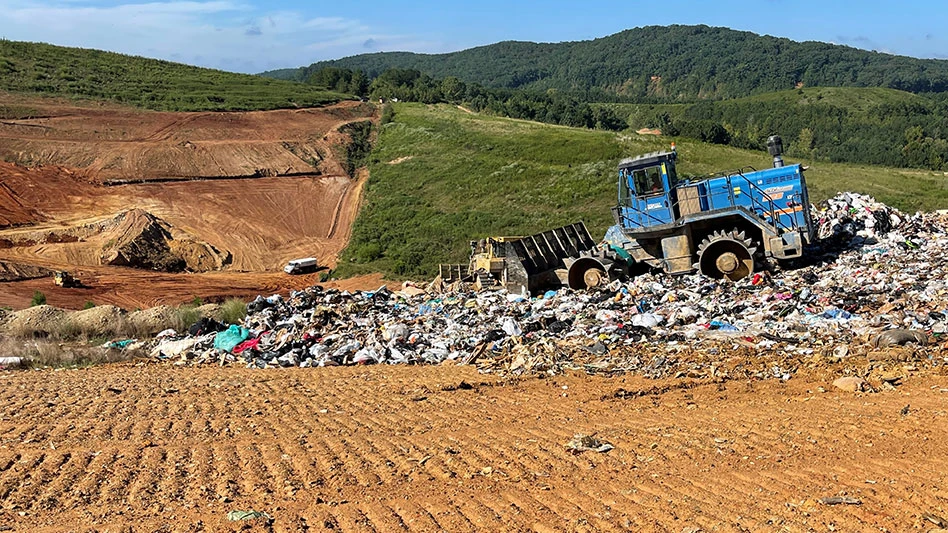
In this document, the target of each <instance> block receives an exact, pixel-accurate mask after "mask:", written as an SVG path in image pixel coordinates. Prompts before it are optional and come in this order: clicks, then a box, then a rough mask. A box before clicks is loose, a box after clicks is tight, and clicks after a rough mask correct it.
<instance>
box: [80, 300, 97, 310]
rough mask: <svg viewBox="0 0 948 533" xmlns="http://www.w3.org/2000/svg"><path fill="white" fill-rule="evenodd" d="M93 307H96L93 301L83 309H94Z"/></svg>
mask: <svg viewBox="0 0 948 533" xmlns="http://www.w3.org/2000/svg"><path fill="white" fill-rule="evenodd" d="M93 307H95V302H93V301H88V302H86V303H84V304H83V305H82V308H83V309H92V308H93Z"/></svg>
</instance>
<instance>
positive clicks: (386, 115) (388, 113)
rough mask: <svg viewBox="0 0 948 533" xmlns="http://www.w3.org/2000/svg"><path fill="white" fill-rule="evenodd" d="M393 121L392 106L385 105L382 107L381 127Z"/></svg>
mask: <svg viewBox="0 0 948 533" xmlns="http://www.w3.org/2000/svg"><path fill="white" fill-rule="evenodd" d="M393 120H395V108H393V107H392V104H385V105H384V106H382V118H381V123H382V125H383V126H384V125H386V124H388V123H389V122H391V121H393Z"/></svg>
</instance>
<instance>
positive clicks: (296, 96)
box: [0, 40, 347, 111]
mask: <svg viewBox="0 0 948 533" xmlns="http://www.w3.org/2000/svg"><path fill="white" fill-rule="evenodd" d="M0 90H5V91H11V92H20V93H37V94H42V95H50V96H66V97H85V98H94V99H107V100H114V101H117V102H122V103H125V104H129V105H134V106H138V107H143V108H146V109H155V110H162V111H245V110H266V109H278V108H291V107H311V106H319V105H325V104H329V103H333V102H338V101H339V100H343V99H345V98H347V96H346V95H343V94H339V93H333V92H327V91H325V90H322V89H318V88H315V87H313V86H310V85H305V84H302V83H297V82H291V81H283V80H276V79H271V78H263V77H260V76H250V75H246V74H234V73H230V72H224V71H220V70H212V69H206V68H199V67H192V66H188V65H183V64H180V63H172V62H169V61H159V60H155V59H146V58H142V57H133V56H127V55H121V54H115V53H112V52H103V51H99V50H86V49H81V48H66V47H61V46H53V45H49V44H42V43H27V42H18V41H8V40H0Z"/></svg>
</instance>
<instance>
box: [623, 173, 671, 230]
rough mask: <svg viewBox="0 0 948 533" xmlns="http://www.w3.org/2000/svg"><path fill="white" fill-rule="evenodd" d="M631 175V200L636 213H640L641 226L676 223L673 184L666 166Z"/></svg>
mask: <svg viewBox="0 0 948 533" xmlns="http://www.w3.org/2000/svg"><path fill="white" fill-rule="evenodd" d="M630 174H631V175H630V176H629V181H630V182H631V186H632V187H631V192H632V195H631V196H632V197H631V198H630V200H631V204H632V207H633V208H634V209H635V211H637V212H638V213H640V216H639V221H640V223H641V225H642V226H643V227H650V226H657V225H661V224H670V223H672V222H674V220H675V217H674V214H673V213H672V204H673V202H672V199H671V197H670V194H669V191H670V190H671V184H670V183H669V179H668V178H669V176H668V172H667V171H666V170H665V164H664V163H662V164H659V165H654V166H649V167H644V168H637V169H633V170H632V171H631V173H630Z"/></svg>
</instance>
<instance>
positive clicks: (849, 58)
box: [264, 25, 948, 101]
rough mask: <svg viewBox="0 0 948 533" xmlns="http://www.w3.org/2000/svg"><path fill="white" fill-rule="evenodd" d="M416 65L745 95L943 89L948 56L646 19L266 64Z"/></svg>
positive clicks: (486, 77)
mask: <svg viewBox="0 0 948 533" xmlns="http://www.w3.org/2000/svg"><path fill="white" fill-rule="evenodd" d="M328 66H332V67H340V68H345V69H351V70H362V71H365V72H366V74H368V75H369V77H371V78H374V77H376V76H378V75H379V74H381V73H382V72H384V71H385V70H387V69H390V68H401V69H416V70H419V71H421V72H423V73H426V74H429V75H431V76H433V77H435V78H445V77H448V76H456V77H458V78H460V79H462V80H464V81H467V82H473V83H479V84H481V85H484V86H487V87H503V88H525V89H537V90H545V89H550V88H555V89H559V90H564V91H591V92H593V93H599V92H601V93H604V94H620V95H624V96H626V97H629V98H631V99H634V100H643V99H656V100H672V101H675V100H695V99H718V98H734V97H741V96H748V95H752V94H760V93H766V92H770V91H777V90H785V89H792V88H794V87H798V86H800V85H801V84H802V86H806V87H812V86H834V87H887V88H892V89H900V90H903V91H909V92H914V93H924V92H948V61H945V60H935V59H915V58H911V57H904V56H895V55H890V54H882V53H878V52H868V51H865V50H860V49H857V48H851V47H848V46H840V45H833V44H828V43H822V42H813V41H808V42H795V41H791V40H789V39H783V38H776V37H770V36H762V35H757V34H754V33H750V32H744V31H736V30H731V29H728V28H714V27H708V26H681V25H674V26H647V27H643V28H635V29H631V30H626V31H623V32H620V33H617V34H615V35H610V36H608V37H603V38H600V39H594V40H591V41H578V42H565V43H556V44H538V43H528V42H514V41H508V42H501V43H497V44H492V45H489V46H482V47H478V48H471V49H469V50H463V51H460V52H453V53H449V54H436V55H428V54H415V53H408V52H386V53H375V54H363V55H358V56H352V57H347V58H343V59H338V60H334V61H324V62H320V63H314V64H312V65H310V66H309V67H302V68H299V69H284V70H280V71H273V72H271V73H264V75H270V76H272V77H278V78H284V79H295V80H298V81H305V80H306V79H307V78H308V77H309V76H310V75H311V74H312V73H313V72H315V71H317V70H319V69H321V68H323V67H328Z"/></svg>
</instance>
